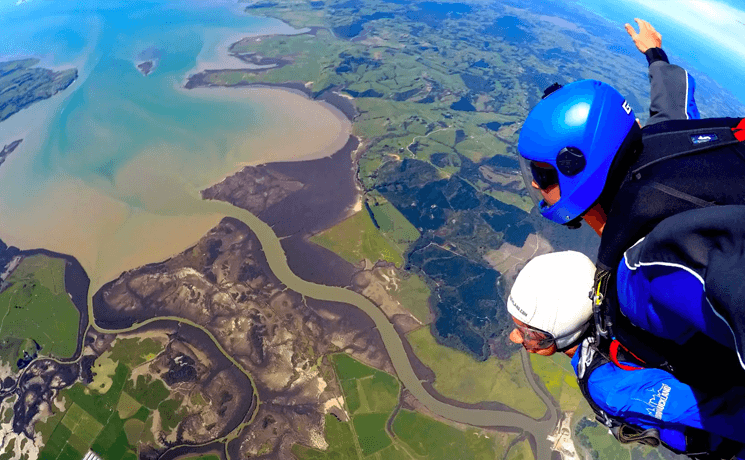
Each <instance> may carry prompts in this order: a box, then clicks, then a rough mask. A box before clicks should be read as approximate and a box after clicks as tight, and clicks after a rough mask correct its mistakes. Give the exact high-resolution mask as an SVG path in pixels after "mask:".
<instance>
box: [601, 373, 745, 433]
mask: <svg viewBox="0 0 745 460" xmlns="http://www.w3.org/2000/svg"><path fill="white" fill-rule="evenodd" d="M588 387H589V391H590V396H591V397H592V398H593V400H594V401H595V402H596V403H597V404H598V405H599V406H600V407H601V408H602V409H603V410H605V411H607V412H608V413H609V414H611V415H614V416H617V417H620V418H622V419H623V420H626V421H627V422H628V423H631V424H636V425H639V426H641V427H644V428H658V429H660V433H661V435H663V436H664V438H666V439H663V440H664V441H665V442H668V444H673V447H676V448H679V447H678V446H675V445H674V444H677V443H679V442H680V439H682V438H681V437H680V434H681V433H684V432H685V428H686V427H693V428H699V429H702V430H704V431H706V432H708V433H712V434H714V435H718V436H721V437H724V438H728V439H732V440H735V441H738V442H745V430H744V429H743V428H742V427H743V426H745V388H743V387H733V388H731V389H730V390H729V391H727V392H725V393H724V394H720V395H706V394H703V393H700V392H697V391H695V390H693V389H692V388H691V387H690V386H688V385H686V384H684V383H682V382H680V381H678V380H677V379H675V377H673V376H672V375H671V374H669V373H668V372H665V371H663V370H660V369H643V370H637V371H624V370H622V369H620V368H618V367H616V366H615V365H614V364H612V363H608V364H605V365H603V366H600V367H599V368H597V369H596V370H595V371H594V372H593V373H592V375H590V378H589V381H588ZM676 439H677V441H676Z"/></svg>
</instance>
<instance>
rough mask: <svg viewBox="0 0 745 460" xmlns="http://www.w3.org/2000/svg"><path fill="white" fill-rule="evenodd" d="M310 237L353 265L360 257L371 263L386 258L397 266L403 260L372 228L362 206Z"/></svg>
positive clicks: (394, 248)
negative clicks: (346, 217) (337, 222)
mask: <svg viewBox="0 0 745 460" xmlns="http://www.w3.org/2000/svg"><path fill="white" fill-rule="evenodd" d="M310 240H311V241H312V242H314V243H316V244H317V245H319V246H323V247H324V248H327V249H329V250H331V251H334V252H335V253H337V254H339V255H340V256H341V257H342V258H344V259H345V260H347V261H349V262H351V263H353V264H356V263H358V262H359V261H361V260H362V259H368V260H370V261H372V262H377V261H378V260H385V261H388V262H393V263H394V264H396V265H397V266H401V264H402V263H403V257H402V254H401V252H400V250H399V249H398V248H396V247H394V246H393V245H392V244H391V242H389V241H388V240H387V239H386V238H384V237H383V235H381V233H380V231H379V230H378V229H377V228H375V224H373V221H372V219H370V215H369V213H368V212H367V211H366V210H365V209H363V210H362V211H360V212H358V213H356V214H355V215H353V216H352V217H350V218H348V219H347V220H345V221H343V222H341V223H339V224H337V225H335V226H334V227H331V228H330V229H328V230H326V231H324V232H322V233H319V234H317V235H314V236H312V237H311V238H310Z"/></svg>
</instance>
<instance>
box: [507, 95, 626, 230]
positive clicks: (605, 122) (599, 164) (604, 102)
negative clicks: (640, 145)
mask: <svg viewBox="0 0 745 460" xmlns="http://www.w3.org/2000/svg"><path fill="white" fill-rule="evenodd" d="M556 88H559V89H556ZM552 89H553V90H554V91H553V92H551V93H550V94H548V93H549V91H551V90H552ZM634 123H635V117H634V112H633V111H632V110H631V107H630V106H629V104H628V102H626V100H625V99H624V98H623V96H621V94H620V93H619V92H618V91H616V90H615V89H613V88H612V87H611V86H610V85H607V84H605V83H602V82H599V81H596V80H580V81H577V82H574V83H570V84H568V85H566V86H564V87H558V85H556V86H554V87H552V88H549V89H548V90H547V95H546V96H544V99H543V100H542V101H541V102H539V103H538V105H536V106H535V107H534V108H533V110H532V111H531V112H530V114H529V115H528V118H527V119H526V120H525V123H524V124H523V127H522V131H521V133H520V140H519V142H518V144H517V150H518V152H519V154H520V157H521V163H522V166H523V168H522V169H523V175H526V178H525V179H526V182H527V185H528V190H529V192H530V191H532V187H530V181H531V180H532V178H531V177H530V176H529V175H530V174H531V173H530V170H529V169H528V168H526V165H525V163H526V161H525V160H527V162H538V163H548V164H549V165H551V167H553V168H555V170H556V171H557V173H558V174H557V175H558V183H559V190H560V191H561V198H560V199H559V201H558V202H557V203H555V204H553V205H550V206H549V205H548V204H547V203H546V202H545V201H543V200H540V202H537V204H538V207H539V209H540V211H541V214H542V215H543V216H544V217H546V218H548V219H550V220H552V221H554V222H557V223H560V224H567V223H570V222H571V221H573V220H574V219H576V218H578V217H579V216H581V215H582V214H584V213H585V212H586V211H587V210H588V209H590V207H592V205H593V204H595V202H597V201H598V199H599V198H600V194H601V193H602V192H603V188H604V186H605V182H606V179H607V177H608V172H609V170H610V167H611V163H612V162H613V159H614V158H615V156H616V153H617V152H618V151H619V149H620V148H621V146H622V144H623V143H624V140H626V138H627V136H628V135H629V133H630V132H631V131H632V128H633V126H634Z"/></svg>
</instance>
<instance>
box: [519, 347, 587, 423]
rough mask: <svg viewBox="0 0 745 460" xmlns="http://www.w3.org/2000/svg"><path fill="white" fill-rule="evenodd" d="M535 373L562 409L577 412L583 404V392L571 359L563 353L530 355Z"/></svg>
mask: <svg viewBox="0 0 745 460" xmlns="http://www.w3.org/2000/svg"><path fill="white" fill-rule="evenodd" d="M530 365H531V367H532V368H533V372H535V374H536V375H537V376H538V377H539V378H540V379H541V381H543V384H544V385H546V388H547V389H548V391H549V392H550V393H551V395H552V396H553V397H554V399H555V400H556V401H558V402H559V405H560V406H561V409H562V410H564V411H568V412H575V411H576V410H577V408H578V406H579V405H580V403H581V402H582V392H581V391H580V390H579V386H578V385H577V377H576V376H575V373H574V369H572V365H571V359H570V358H569V357H568V356H566V355H565V354H563V353H557V354H555V355H553V356H550V357H548V358H546V357H545V356H538V355H534V354H531V355H530Z"/></svg>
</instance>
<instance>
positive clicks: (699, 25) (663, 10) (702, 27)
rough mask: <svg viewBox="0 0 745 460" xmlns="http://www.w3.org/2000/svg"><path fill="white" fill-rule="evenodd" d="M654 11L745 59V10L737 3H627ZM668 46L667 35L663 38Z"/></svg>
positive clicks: (708, 0) (698, 0)
mask: <svg viewBox="0 0 745 460" xmlns="http://www.w3.org/2000/svg"><path fill="white" fill-rule="evenodd" d="M625 1H626V2H627V3H630V4H635V5H634V6H639V7H641V9H647V10H652V11H654V12H655V13H658V14H660V15H662V16H666V17H668V18H670V19H671V20H673V21H675V22H677V23H679V24H680V25H682V26H684V27H685V28H686V29H688V30H690V31H692V32H695V33H697V34H699V38H704V39H706V40H710V41H711V43H712V44H714V45H716V46H721V47H723V48H726V49H727V50H729V51H730V52H731V54H732V55H733V57H737V58H738V59H745V40H743V39H742V37H743V36H745V10H743V9H742V8H741V7H742V6H743V4H742V3H741V4H740V6H739V7H738V6H735V5H736V3H735V2H724V1H714V0H654V1H648V0H625ZM663 43H664V36H663Z"/></svg>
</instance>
